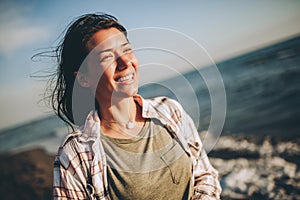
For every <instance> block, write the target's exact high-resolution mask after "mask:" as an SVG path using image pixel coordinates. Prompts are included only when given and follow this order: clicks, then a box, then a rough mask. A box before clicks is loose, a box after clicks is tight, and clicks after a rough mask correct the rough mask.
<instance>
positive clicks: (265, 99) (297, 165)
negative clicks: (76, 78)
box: [0, 36, 300, 199]
mask: <svg viewBox="0 0 300 200" xmlns="http://www.w3.org/2000/svg"><path fill="white" fill-rule="evenodd" d="M217 67H218V69H219V71H220V73H221V76H222V78H223V81H224V85H225V90H226V95H227V114H226V120H225V125H224V129H223V132H222V135H221V136H220V138H219V140H218V142H217V144H216V145H215V147H214V149H213V150H212V151H210V152H209V157H210V159H211V162H212V163H213V165H214V166H215V167H216V168H217V169H218V170H219V172H220V178H221V184H222V187H223V193H222V197H223V199H300V161H299V156H300V123H299V119H300V109H299V106H300V104H299V103H300V78H299V77H300V36H298V37H295V38H292V39H289V40H287V41H284V42H280V43H278V44H274V45H271V46H268V47H265V48H263V49H259V50H256V51H253V52H250V53H247V54H244V55H241V56H238V57H235V58H232V59H229V60H226V61H224V62H220V63H217ZM201 70H210V68H209V67H207V68H203V69H201ZM201 70H199V71H200V73H201ZM184 76H185V77H186V79H187V80H189V82H190V84H191V85H192V87H193V90H194V91H195V92H196V95H197V98H198V99H199V105H198V106H199V107H200V108H201V116H200V119H199V121H200V124H199V132H203V131H204V130H206V129H207V127H208V126H209V122H210V121H209V120H210V117H211V112H210V110H211V104H210V96H209V92H208V90H207V88H206V86H205V82H204V80H203V78H202V77H201V75H200V74H199V73H198V72H189V73H186V74H184ZM176 81H177V78H176V77H174V78H171V79H169V80H165V81H164V83H168V84H169V85H170V84H173V85H175V86H176ZM162 85H164V84H163V83H162V84H153V85H147V86H145V87H142V88H140V93H141V95H142V96H144V97H145V98H147V97H148V98H150V97H152V96H159V95H164V96H169V97H171V98H175V99H176V95H175V94H177V93H180V92H182V91H183V90H184V88H180V86H177V89H176V88H175V89H174V90H170V89H168V88H166V87H163V86H162ZM186 98H187V101H188V98H189V97H186ZM181 103H182V104H183V106H184V108H185V109H186V110H187V112H188V113H189V114H190V115H191V116H192V117H193V118H194V116H196V114H197V113H194V112H195V110H196V109H195V108H194V107H193V106H191V105H189V104H185V102H181ZM68 132H69V130H68V129H67V128H66V127H65V125H64V124H63V123H62V122H61V121H60V120H59V119H58V118H57V117H55V116H50V117H47V118H43V119H40V120H37V121H34V122H31V123H28V124H24V125H21V126H18V127H15V128H10V129H6V130H2V131H1V132H0V153H1V155H0V159H1V164H0V177H1V183H0V184H1V187H0V188H1V192H2V194H4V195H7V196H3V198H4V199H18V198H19V199H33V198H36V199H51V192H52V190H51V184H52V163H53V159H54V155H55V153H56V151H57V148H58V146H59V144H60V142H61V140H62V139H63V138H64V137H65V135H66V134H67V133H68Z"/></svg>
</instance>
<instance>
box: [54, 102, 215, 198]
mask: <svg viewBox="0 0 300 200" xmlns="http://www.w3.org/2000/svg"><path fill="white" fill-rule="evenodd" d="M135 100H136V101H137V102H138V103H139V104H140V105H141V106H142V115H143V117H144V118H157V119H158V120H160V121H161V123H162V124H164V126H165V127H166V128H167V129H168V130H169V132H171V133H172V134H173V136H174V137H176V138H177V139H178V141H179V142H180V143H181V145H182V146H183V148H184V150H185V151H186V152H187V154H188V155H189V157H190V158H191V162H192V163H193V176H192V177H193V183H194V195H193V197H192V199H219V198H220V193H221V187H220V183H219V181H218V172H217V171H216V170H215V169H214V168H213V167H212V166H211V164H210V162H209V160H208V157H207V155H206V153H205V151H204V149H203V146H202V142H201V140H200V137H199V135H198V132H197V129H196V128H195V125H194V123H193V121H192V119H191V118H190V116H189V115H188V114H187V113H186V112H185V111H184V110H183V108H182V106H181V105H180V104H179V103H178V102H177V101H174V100H172V99H168V98H165V97H157V98H154V99H143V98H142V97H140V96H136V97H135ZM100 135H101V134H100V123H99V122H96V121H94V120H93V117H92V113H90V114H89V116H88V117H87V119H86V122H85V125H84V126H82V127H80V128H79V129H78V130H77V131H75V132H73V133H71V134H69V135H68V136H67V137H66V139H65V141H64V142H63V144H62V146H61V147H60V148H59V151H58V154H57V156H56V158H55V162H54V181H53V195H54V199H61V200H63V199H111V198H110V196H109V193H108V192H107V191H108V182H107V170H106V156H105V152H104V149H103V147H102V144H101V142H100Z"/></svg>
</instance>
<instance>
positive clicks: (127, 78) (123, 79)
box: [117, 74, 133, 82]
mask: <svg viewBox="0 0 300 200" xmlns="http://www.w3.org/2000/svg"><path fill="white" fill-rule="evenodd" d="M132 78H133V74H129V75H127V76H123V77H121V78H119V79H118V80H117V81H118V82H122V81H128V80H131V79H132Z"/></svg>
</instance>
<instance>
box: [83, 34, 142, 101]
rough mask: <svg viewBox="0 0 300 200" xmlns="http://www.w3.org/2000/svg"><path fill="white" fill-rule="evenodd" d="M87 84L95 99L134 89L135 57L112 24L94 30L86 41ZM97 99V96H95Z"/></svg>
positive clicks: (124, 94) (136, 76) (136, 78)
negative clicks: (87, 51) (95, 31)
mask: <svg viewBox="0 0 300 200" xmlns="http://www.w3.org/2000/svg"><path fill="white" fill-rule="evenodd" d="M86 46H87V48H88V50H89V51H90V52H91V53H90V55H89V58H88V59H87V73H86V74H85V79H86V81H87V83H88V84H87V86H88V87H89V88H90V89H91V90H92V91H93V92H94V91H95V92H96V97H97V99H98V98H100V100H102V101H103V100H111V99H112V98H126V97H130V96H133V95H136V94H137V91H138V81H139V72H138V66H139V64H138V60H137V58H136V56H135V54H134V53H133V51H132V48H131V46H130V43H129V42H128V40H127V38H126V37H125V35H124V34H123V33H122V32H120V31H119V30H118V29H116V28H109V29H103V30H100V31H98V32H97V33H95V34H94V35H93V36H92V38H91V39H90V40H89V41H88V43H87V45H86ZM98 100H99V99H98Z"/></svg>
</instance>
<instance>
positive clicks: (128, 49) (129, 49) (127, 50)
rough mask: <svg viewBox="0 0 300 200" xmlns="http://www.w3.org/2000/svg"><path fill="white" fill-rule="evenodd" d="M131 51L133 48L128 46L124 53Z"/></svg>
mask: <svg viewBox="0 0 300 200" xmlns="http://www.w3.org/2000/svg"><path fill="white" fill-rule="evenodd" d="M131 51H132V49H131V48H126V49H124V53H130V52H131Z"/></svg>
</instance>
